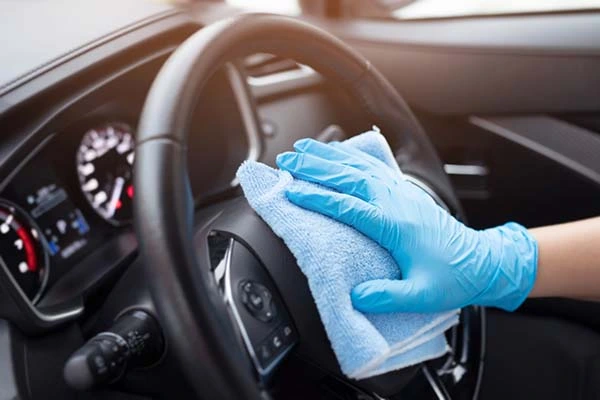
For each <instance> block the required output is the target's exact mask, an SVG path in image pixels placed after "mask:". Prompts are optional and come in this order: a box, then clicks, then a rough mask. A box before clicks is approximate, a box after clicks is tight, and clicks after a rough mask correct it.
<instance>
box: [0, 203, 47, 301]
mask: <svg viewBox="0 0 600 400" xmlns="http://www.w3.org/2000/svg"><path fill="white" fill-rule="evenodd" d="M0 257H1V258H2V261H3V262H4V265H5V266H6V268H8V270H9V271H10V273H11V275H12V276H13V278H14V279H15V281H17V284H18V285H19V287H20V288H21V289H22V290H23V292H24V293H25V295H26V296H27V297H28V298H29V299H30V300H31V301H32V302H36V301H37V300H38V299H39V297H40V295H41V293H42V291H43V289H44V285H45V284H46V281H47V278H48V269H47V261H48V260H47V256H46V252H45V251H44V247H43V245H42V237H41V235H40V233H39V230H38V229H37V228H36V227H35V226H34V224H33V222H32V221H31V220H29V218H28V216H27V215H26V214H25V213H24V212H23V211H22V210H20V209H18V208H17V207H16V206H15V205H13V204H11V203H8V202H7V201H5V200H0Z"/></svg>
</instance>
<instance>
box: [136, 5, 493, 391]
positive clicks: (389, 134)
mask: <svg viewBox="0 0 600 400" xmlns="http://www.w3.org/2000/svg"><path fill="white" fill-rule="evenodd" d="M259 52H260V53H271V54H275V55H278V56H283V57H288V58H292V59H294V60H296V61H298V62H301V63H303V64H307V65H309V66H311V67H313V68H314V69H315V70H317V71H318V72H320V73H321V74H322V75H324V76H325V77H326V78H327V79H329V81H330V82H332V83H333V84H335V85H338V86H339V87H341V88H342V89H345V90H346V91H347V92H348V94H349V95H350V96H352V97H353V99H354V100H355V101H356V102H357V103H358V104H359V105H360V107H361V108H362V110H364V112H365V113H366V115H367V116H369V118H371V119H372V121H373V123H375V124H377V125H378V126H379V127H380V128H381V131H382V132H383V133H384V135H385V136H386V138H387V139H388V141H389V143H390V145H391V146H392V148H393V149H396V150H397V151H396V156H397V160H398V162H399V164H400V166H401V168H402V169H403V171H404V172H406V174H408V175H410V176H412V177H413V178H416V179H418V181H419V182H421V183H425V184H426V185H427V187H429V188H435V193H436V194H437V195H438V196H439V199H440V201H443V202H444V203H446V204H447V205H448V208H449V209H450V210H453V211H454V212H455V213H458V214H459V215H460V206H459V203H458V201H457V199H456V196H455V195H454V193H453V191H452V188H451V185H450V182H449V180H448V178H447V176H446V174H445V173H444V171H443V168H442V164H441V162H440V160H439V158H438V156H437V154H436V152H435V150H434V148H433V146H432V144H431V143H430V142H429V140H428V138H427V136H426V135H425V133H424V132H423V129H422V128H421V127H420V125H419V123H418V122H417V120H416V119H415V117H414V115H413V114H412V112H411V111H410V109H409V107H408V106H407V104H406V103H405V102H404V101H403V99H402V97H401V96H400V95H399V94H398V93H397V92H396V90H395V89H394V88H393V86H392V85H391V84H390V83H389V82H388V81H387V80H386V79H385V78H384V77H383V75H381V74H380V73H379V72H378V71H377V69H376V68H375V67H373V65H371V64H370V63H369V62H368V61H367V60H366V59H365V58H363V57H362V56H361V55H360V54H358V53H357V52H355V51H354V50H353V49H351V48H350V47H349V46H347V45H346V44H344V43H343V42H342V41H340V40H338V39H336V38H335V37H333V36H332V35H330V34H328V33H327V32H324V31H323V30H321V29H318V28H317V27H314V26H311V25H309V24H307V23H303V22H300V21H298V20H295V19H292V18H287V17H281V16H273V15H266V14H246V15H242V16H238V17H234V18H231V19H227V20H222V21H219V22H217V23H214V24H212V25H209V26H207V27H205V28H203V29H201V30H200V31H198V32H197V33H195V34H194V35H192V36H191V37H189V38H188V39H187V40H186V41H185V42H184V43H183V44H182V45H181V46H180V47H179V48H178V49H177V50H176V51H175V52H174V53H173V54H172V55H171V56H170V58H169V59H168V60H167V62H166V63H165V64H164V66H163V67H162V69H161V70H160V72H159V74H158V75H157V77H156V79H155V81H154V83H153V84H152V87H151V89H150V92H149V93H148V96H147V98H146V102H145V105H144V108H143V112H142V115H141V120H140V125H139V129H138V133H137V135H138V137H137V150H136V160H135V167H134V168H135V169H134V179H135V187H136V196H135V199H134V212H135V227H136V231H137V235H138V239H139V243H140V253H141V256H142V257H143V260H144V263H145V267H146V268H147V276H148V279H149V284H150V288H151V293H152V296H153V299H154V302H155V305H156V308H157V312H158V316H159V318H160V321H161V323H162V326H163V328H164V330H165V334H166V338H167V341H168V343H169V346H170V349H171V351H173V352H174V353H175V354H176V356H177V357H178V360H179V362H180V363H181V366H182V369H183V370H184V371H185V375H186V378H187V380H188V381H189V383H190V384H191V386H192V387H193V389H194V390H195V392H196V394H197V396H198V397H199V398H219V399H241V398H243V399H259V398H263V399H264V398H265V397H268V394H267V390H266V389H265V387H266V386H265V385H263V384H262V382H265V380H266V379H267V378H266V377H268V376H270V375H272V371H273V370H275V369H276V368H277V366H278V365H279V362H280V361H281V360H282V359H284V358H286V356H289V355H290V354H299V356H300V357H302V358H304V359H308V360H309V361H310V362H311V365H314V366H315V367H316V368H320V369H321V370H322V371H325V372H326V373H328V374H331V375H333V376H337V377H342V374H341V372H340V370H339V367H338V366H337V363H336V362H335V358H334V357H333V353H332V351H331V349H330V348H329V343H328V341H327V338H326V336H325V333H324V332H323V328H322V326H321V324H320V321H319V318H318V314H317V311H316V308H315V306H314V304H313V302H312V298H311V297H310V293H309V291H308V287H307V284H306V280H305V279H304V277H303V276H302V275H301V273H300V272H299V269H298V268H296V267H295V260H294V258H293V257H292V256H291V254H290V252H289V250H288V249H287V248H286V247H285V246H284V245H283V242H282V241H281V240H279V239H278V238H277V237H276V236H275V235H274V234H273V232H272V231H271V230H270V229H269V228H268V226H266V225H265V224H264V222H262V220H260V218H258V217H257V215H256V214H255V213H254V212H253V211H252V209H250V207H249V206H248V204H247V203H246V201H245V200H244V199H243V198H238V199H236V200H233V201H229V202H228V203H227V204H223V205H222V207H221V209H220V211H219V212H218V213H216V214H215V213H213V214H210V217H206V218H204V219H202V218H203V217H198V213H197V212H196V210H194V201H193V198H192V193H191V189H190V184H189V179H188V173H187V156H188V155H187V146H186V143H187V135H188V127H189V126H188V125H189V121H190V120H191V116H192V113H193V112H194V110H195V108H196V106H197V105H198V104H200V105H201V103H202V102H203V101H210V99H203V98H198V97H199V96H198V93H200V89H201V88H202V87H203V85H204V84H205V83H206V82H207V81H208V80H209V78H210V77H211V76H212V75H213V73H214V72H215V71H217V70H218V69H219V68H220V67H222V66H223V65H224V64H225V63H227V62H230V61H232V60H235V59H239V58H240V57H243V56H245V55H249V54H252V53H259ZM207 172H209V171H207ZM200 211H201V210H200ZM195 213H196V214H195ZM205 214H206V213H205ZM206 215H208V214H206ZM198 219H200V220H202V221H201V223H200V224H198ZM215 246H216V247H215ZM219 246H220V247H219ZM215 249H216V250H215ZM214 252H216V253H217V254H218V253H219V252H220V254H221V256H224V258H223V257H221V259H222V262H224V263H225V264H226V268H227V271H226V273H225V276H224V277H223V274H221V278H222V279H225V280H227V282H225V286H226V287H225V291H223V288H222V287H220V285H219V282H217V280H216V279H215V274H216V273H215V271H216V270H217V269H218V268H219V265H222V263H219V265H217V266H215V265H213V264H211V258H214V257H213V255H214V254H213V253H214ZM232 257H233V258H232ZM282 264H286V268H285V269H283V268H282ZM290 265H292V266H293V267H291V268H290ZM261 270H262V271H261ZM235 271H237V272H235ZM240 271H246V273H252V274H253V275H252V277H251V279H247V278H248V277H244V276H237V277H235V276H233V275H234V274H236V273H237V274H240V273H241V274H243V273H244V272H240ZM247 271H254V272H247ZM261 279H262V281H261ZM251 284H253V285H254V286H252V285H251ZM240 285H241V286H240ZM240 288H242V289H240ZM265 290H266V292H265ZM244 291H246V293H245V294H244ZM224 292H225V293H224ZM232 293H233V294H232ZM256 293H258V296H259V297H260V296H263V300H265V301H266V300H269V301H271V303H272V304H273V307H274V308H273V309H272V310H271V311H272V312H262V313H261V312H258V311H256V310H254V311H256V312H255V313H254V315H250V314H251V313H249V312H247V311H249V310H250V311H252V306H249V307H250V308H248V303H247V301H248V299H247V296H248V295H252V294H254V295H255V298H256ZM265 293H266V294H265ZM267 295H268V296H267ZM265 296H267V297H266V298H265ZM233 297H234V298H233ZM244 304H246V308H244ZM242 314H243V315H242ZM249 315H250V316H249ZM251 317H255V318H254V319H252V318H251ZM274 318H279V320H278V321H279V322H278V323H280V325H279V326H280V327H281V329H283V330H282V331H281V332H280V333H281V334H282V335H284V336H285V334H287V333H289V334H290V335H291V338H290V339H289V340H287V341H286V340H285V339H284V340H283V343H284V345H282V346H281V348H284V349H285V350H286V351H281V352H280V353H278V354H276V355H277V357H271V358H270V359H269V360H268V362H266V361H264V360H262V361H261V360H259V358H260V357H261V356H264V354H262V353H260V352H259V351H262V350H264V348H261V347H260V346H259V345H260V343H265V342H264V340H267V339H268V340H270V341H273V342H275V344H277V340H276V339H279V336H277V338H275V336H273V335H275V334H274V333H272V332H267V331H268V329H267V328H268V327H269V324H270V323H271V324H274V322H273V319H274ZM261 327H263V328H264V327H267V328H264V329H263V328H261ZM483 327H484V326H483V310H482V309H479V308H473V307H471V308H467V309H465V310H463V313H462V318H461V324H460V325H459V327H457V328H456V329H454V330H453V332H452V333H451V338H450V343H451V344H452V347H453V350H454V351H453V352H452V353H451V354H450V355H449V356H448V358H446V359H444V360H442V361H439V360H438V362H437V364H423V365H422V366H419V367H415V368H412V369H408V370H401V371H397V372H394V373H389V374H386V375H385V376H384V377H382V378H381V379H378V378H372V379H369V380H365V381H360V382H353V383H352V385H354V386H357V387H360V388H363V389H364V390H367V391H371V392H372V391H378V392H380V391H385V390H386V389H385V388H386V387H387V386H389V385H388V384H387V383H386V382H389V381H393V382H395V383H398V382H402V381H403V380H404V381H408V380H410V379H411V378H412V377H413V376H414V374H415V369H417V370H418V369H419V368H422V369H423V374H424V375H425V376H426V377H427V379H428V380H429V382H430V384H431V385H432V387H434V390H435V391H436V392H437V393H438V395H441V396H444V395H452V396H455V397H459V398H473V397H475V395H476V393H477V390H478V385H479V379H480V375H481V371H482V363H481V362H480V361H481V357H482V355H483V347H482V346H483V336H482V335H483ZM259 328H260V329H263V331H264V332H263V331H260V329H259ZM265 329H266V330H265ZM257 332H263V333H260V334H257ZM265 332H266V333H265ZM253 335H254V336H256V335H259V338H258V339H256V338H255V337H253ZM260 335H262V336H260ZM269 335H270V336H269ZM282 337H283V336H282ZM261 340H262V342H261ZM298 342H299V344H297V343H298ZM294 345H295V346H296V347H295V348H294V349H293V350H292V351H288V350H289V349H291V348H292V346H294ZM271 350H272V349H271ZM263 361H264V362H263ZM457 368H459V369H458V370H457ZM457 371H458V372H457ZM386 380H387V381H386ZM386 385H387V386H386ZM396 386H397V385H396ZM440 393H441V394H440ZM384 395H385V394H384Z"/></svg>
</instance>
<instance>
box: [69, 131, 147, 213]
mask: <svg viewBox="0 0 600 400" xmlns="http://www.w3.org/2000/svg"><path fill="white" fill-rule="evenodd" d="M134 150H135V142H134V139H133V133H132V131H131V128H130V127H129V126H128V125H126V124H121V123H113V124H106V125H102V126H98V127H96V128H94V129H90V130H89V131H87V132H86V133H85V134H84V136H83V139H82V140H81V144H80V145H79V149H78V151H77V174H78V176H79V183H80V184H81V190H82V192H83V194H84V196H85V198H86V199H87V200H88V202H89V203H90V205H91V206H92V208H93V209H94V210H96V212H97V213H98V214H99V215H100V216H101V217H102V218H104V219H105V220H106V221H108V222H110V223H113V224H115V225H120V224H123V223H126V222H129V221H130V220H131V217H132V201H131V199H132V198H133V186H132V170H133V167H132V166H133V159H134Z"/></svg>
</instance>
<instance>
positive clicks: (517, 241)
mask: <svg viewBox="0 0 600 400" xmlns="http://www.w3.org/2000/svg"><path fill="white" fill-rule="evenodd" d="M481 233H483V234H484V235H485V237H486V239H487V240H486V241H488V243H487V244H488V245H487V246H486V247H487V251H488V254H487V255H486V256H487V257H490V260H491V261H492V263H491V265H494V266H496V269H495V273H494V275H493V276H492V278H491V280H490V284H489V286H488V287H487V288H486V289H485V290H484V291H483V292H482V293H480V294H479V296H477V298H476V299H475V300H474V301H473V303H474V304H478V305H483V306H493V307H498V308H501V309H504V310H506V311H514V310H515V309H517V308H518V307H519V306H520V305H521V304H522V303H523V302H524V301H525V299H526V298H527V296H528V295H529V292H531V289H532V288H533V285H534V283H535V278H536V275H537V265H538V244H537V241H536V240H535V239H534V238H533V236H532V235H531V234H530V233H529V232H528V231H527V229H526V228H525V227H523V226H521V225H519V224H517V223H515V222H509V223H507V224H505V225H502V226H499V227H496V228H492V229H486V230H485V231H482V232H481Z"/></svg>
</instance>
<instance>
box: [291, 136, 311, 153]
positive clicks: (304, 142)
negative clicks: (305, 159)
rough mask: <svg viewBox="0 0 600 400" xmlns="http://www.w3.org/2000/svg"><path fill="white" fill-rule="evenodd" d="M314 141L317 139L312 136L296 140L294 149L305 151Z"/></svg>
mask: <svg viewBox="0 0 600 400" xmlns="http://www.w3.org/2000/svg"><path fill="white" fill-rule="evenodd" d="M314 141H315V140H314V139H311V138H303V139H299V140H296V142H295V143H294V150H296V151H303V150H305V149H306V148H307V147H309V146H310V145H311V144H312V142H314Z"/></svg>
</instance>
